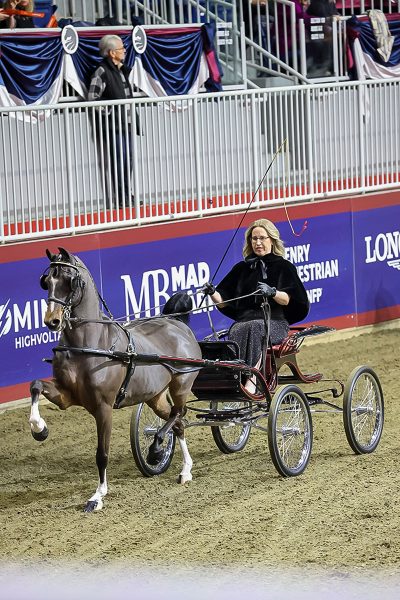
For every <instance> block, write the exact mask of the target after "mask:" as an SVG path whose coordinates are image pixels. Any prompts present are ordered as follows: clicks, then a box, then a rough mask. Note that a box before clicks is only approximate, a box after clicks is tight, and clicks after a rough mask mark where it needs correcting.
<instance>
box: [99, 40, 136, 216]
mask: <svg viewBox="0 0 400 600" xmlns="http://www.w3.org/2000/svg"><path fill="white" fill-rule="evenodd" d="M99 49H100V55H101V56H102V57H103V60H102V62H101V63H100V65H99V66H98V68H97V69H96V71H95V72H94V74H93V77H92V80H91V82H90V87H89V93H88V100H89V101H90V102H93V101H100V100H101V101H107V100H125V99H127V98H132V97H133V93H132V87H131V84H130V83H129V73H130V69H129V68H128V67H127V66H126V65H125V64H124V59H125V47H124V44H123V41H122V39H121V38H120V37H119V36H118V35H105V36H104V37H102V38H101V40H100V43H99ZM126 108H128V107H125V106H120V107H119V106H117V107H113V108H111V107H110V108H109V109H107V110H106V111H104V112H102V124H101V127H99V128H98V133H99V132H100V131H102V132H103V134H102V135H103V139H102V140H99V143H100V144H103V147H104V153H105V155H106V156H107V159H108V160H107V163H108V164H107V167H108V170H109V172H110V174H111V181H112V186H113V192H114V201H115V205H117V204H118V205H119V206H120V207H123V206H124V205H129V202H130V201H131V192H130V189H131V185H130V175H131V170H132V155H131V144H130V137H131V136H130V130H131V128H130V123H129V119H128V118H127V112H126V111H125V109H126ZM119 111H120V112H119ZM107 131H108V135H109V142H106V139H107Z"/></svg>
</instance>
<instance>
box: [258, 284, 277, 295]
mask: <svg viewBox="0 0 400 600" xmlns="http://www.w3.org/2000/svg"><path fill="white" fill-rule="evenodd" d="M257 292H261V294H262V295H263V296H265V297H266V298H273V297H274V296H275V295H276V288H275V287H271V286H270V285H268V283H264V282H263V281H259V282H258V283H257Z"/></svg>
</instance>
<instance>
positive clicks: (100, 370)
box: [29, 248, 384, 512]
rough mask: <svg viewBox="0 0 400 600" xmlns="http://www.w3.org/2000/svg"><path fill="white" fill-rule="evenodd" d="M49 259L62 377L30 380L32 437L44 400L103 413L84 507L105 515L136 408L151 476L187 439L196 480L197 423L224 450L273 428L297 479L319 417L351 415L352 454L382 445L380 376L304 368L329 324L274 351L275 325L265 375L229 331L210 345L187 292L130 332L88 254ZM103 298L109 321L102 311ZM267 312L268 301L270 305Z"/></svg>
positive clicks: (134, 431)
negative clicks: (123, 430) (115, 424)
mask: <svg viewBox="0 0 400 600" xmlns="http://www.w3.org/2000/svg"><path fill="white" fill-rule="evenodd" d="M47 256H48V258H49V260H50V264H49V266H48V267H47V269H46V270H45V272H44V273H43V275H42V277H41V279H40V283H41V286H42V288H43V289H44V290H46V291H47V302H48V308H47V311H46V314H45V318H44V320H45V324H46V325H47V327H48V328H49V329H50V330H51V331H59V332H61V336H60V340H59V344H58V345H57V346H56V347H55V348H53V358H52V359H49V360H50V362H51V363H52V370H53V377H52V379H50V380H41V379H35V380H34V381H32V383H31V386H30V391H31V400H32V402H31V412H30V417H29V423H30V427H31V433H32V436H33V437H34V439H35V440H37V441H39V442H42V441H44V440H45V439H46V438H47V436H48V434H49V430H48V427H47V424H46V422H45V420H44V419H43V418H42V417H41V415H40V410H39V399H40V396H41V395H43V396H44V397H45V398H47V399H48V400H49V401H50V402H53V403H54V404H55V405H56V406H58V407H59V408H61V409H62V410H65V409H67V408H69V407H70V406H73V405H76V406H82V407H83V408H85V409H86V410H87V411H88V412H89V413H90V414H91V415H92V416H93V417H94V418H95V421H96V427H97V438H98V443H97V450H96V464H97V468H98V473H99V483H98V487H97V489H96V491H95V493H94V494H93V495H92V496H91V497H90V498H89V500H88V501H87V503H86V506H85V509H84V510H85V511H86V512H92V511H96V510H100V509H101V508H102V506H103V499H104V497H105V496H106V494H107V491H108V487H107V476H106V468H107V464H108V456H109V449H110V439H111V430H112V411H113V409H118V408H124V407H127V406H133V412H132V416H131V427H130V439H131V447H132V453H133V456H134V459H135V461H136V464H137V466H138V468H139V470H140V471H141V472H142V473H143V475H145V476H147V477H150V476H152V475H158V474H160V473H163V472H164V471H166V470H167V469H168V467H169V465H170V464H171V461H172V457H173V454H174V449H175V442H176V439H178V442H179V444H180V448H181V451H182V457H183V464H182V470H181V473H180V475H179V478H178V481H180V482H181V483H185V482H187V481H190V480H191V479H192V475H191V469H192V466H193V461H192V459H191V456H190V453H189V451H188V448H187V443H186V439H185V430H186V429H187V428H190V427H195V426H208V427H211V432H212V436H213V438H214V440H215V443H216V444H217V446H218V448H219V449H220V450H221V451H222V452H224V453H234V452H237V451H239V450H241V449H243V448H244V447H245V445H246V443H247V441H248V439H249V435H250V432H251V429H252V428H256V429H259V430H261V431H265V432H266V433H267V436H268V445H269V450H270V453H271V458H272V461H273V463H274V465H275V467H276V469H277V470H278V472H279V473H280V474H281V475H282V476H285V477H288V476H295V475H299V474H300V473H302V472H303V471H304V469H305V468H306V466H307V463H308V461H309V458H310V455H311V449H312V442H313V425H312V417H311V414H312V412H314V411H317V410H318V411H320V410H325V411H326V410H329V411H333V412H336V413H342V414H343V421H344V428H345V432H346V436H347V440H348V442H349V444H350V446H351V448H352V449H353V450H354V452H356V453H358V454H363V453H370V452H372V451H373V450H375V448H376V446H377V445H378V443H379V440H380V437H381V434H382V428H383V419H384V402H383V394H382V388H381V385H380V382H379V379H378V377H377V375H376V374H375V373H374V371H373V370H372V369H370V368H369V367H367V366H361V367H357V368H356V369H354V371H353V372H352V373H351V374H350V375H349V377H348V380H347V382H346V384H345V385H344V384H343V383H341V382H340V381H336V380H330V379H324V378H323V375H322V374H321V373H303V372H302V371H301V369H300V367H299V365H298V363H297V355H298V352H299V349H300V347H301V345H302V343H303V342H304V340H305V339H306V338H307V337H310V336H314V335H318V334H322V333H325V332H327V331H329V330H330V329H329V328H327V327H322V326H316V325H314V326H311V327H292V328H291V330H290V332H289V335H288V336H287V337H286V338H285V339H284V340H283V342H282V343H281V344H280V345H279V346H272V345H271V344H269V343H268V340H269V336H268V334H267V332H268V326H267V321H266V335H265V336H264V337H265V342H264V348H263V357H262V361H261V365H262V366H261V368H260V369H257V368H255V367H251V366H249V365H248V364H246V363H245V362H244V361H243V360H241V358H240V356H239V355H238V354H239V353H238V346H237V344H236V343H235V342H233V341H232V340H229V339H227V331H223V332H219V333H217V332H215V331H214V332H213V335H212V336H211V337H209V338H208V339H207V338H206V339H204V340H202V341H200V342H198V341H197V340H196V338H195V336H194V333H193V331H192V330H191V329H190V327H188V325H187V323H185V321H184V318H182V315H186V316H187V312H190V309H191V307H192V301H191V299H190V298H189V296H188V295H187V294H186V292H180V293H178V294H175V295H174V296H173V297H171V298H170V300H169V301H168V302H167V304H166V305H165V306H164V309H163V314H161V315H158V316H156V317H151V318H146V319H138V320H135V321H133V322H130V323H127V324H125V325H123V324H121V323H119V322H118V321H116V320H114V319H113V317H112V315H111V313H109V310H108V308H107V305H106V303H105V301H104V300H103V298H102V297H101V295H100V294H99V292H98V290H97V288H96V285H95V283H94V280H93V277H92V276H91V274H90V272H89V270H88V269H87V267H86V266H85V265H84V263H83V262H82V261H81V260H80V259H79V258H78V257H76V256H74V255H72V254H70V253H69V252H68V251H66V250H65V249H63V248H59V254H51V253H50V252H49V251H47ZM99 300H100V303H101V304H102V305H103V306H104V308H105V309H106V311H107V312H108V313H109V316H107V315H106V314H104V313H103V311H102V310H101V308H100V305H99ZM182 302H183V308H184V311H183V313H182V305H181V307H180V308H179V306H180V303H182ZM265 305H266V306H269V305H268V302H267V301H266V302H265ZM177 311H178V312H177ZM179 311H180V312H179ZM283 367H287V368H286V369H285V370H284V369H283ZM284 371H286V374H285V373H284ZM287 371H288V372H289V374H287ZM251 376H252V377H254V378H255V380H256V390H255V393H254V394H253V393H249V392H248V391H247V390H246V387H245V386H244V381H245V380H246V379H247V378H248V377H251ZM311 384H313V385H311ZM315 386H317V387H318V389H317V390H316V389H314V388H315ZM304 390H306V391H304ZM307 390H311V391H307ZM190 394H192V395H190ZM327 397H328V398H329V399H327ZM341 397H342V400H343V402H342V405H339V404H338V400H339V399H340V398H341Z"/></svg>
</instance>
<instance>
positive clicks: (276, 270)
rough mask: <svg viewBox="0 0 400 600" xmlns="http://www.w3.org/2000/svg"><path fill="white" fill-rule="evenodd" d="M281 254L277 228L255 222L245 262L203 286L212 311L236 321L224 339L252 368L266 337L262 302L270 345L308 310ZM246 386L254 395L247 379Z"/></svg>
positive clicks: (248, 237)
mask: <svg viewBox="0 0 400 600" xmlns="http://www.w3.org/2000/svg"><path fill="white" fill-rule="evenodd" d="M284 254H285V250H284V245H283V242H282V240H281V239H280V235H279V231H278V229H277V228H276V227H275V225H274V224H273V223H272V222H271V221H268V220H267V219H258V220H257V221H254V223H252V224H251V225H250V227H248V229H247V230H246V233H245V243H244V248H243V256H244V260H243V261H241V262H239V263H237V264H236V265H235V266H234V267H233V268H232V269H231V271H230V272H229V273H228V274H227V275H226V276H225V277H224V279H223V280H222V281H221V282H220V283H219V284H218V285H217V286H216V287H215V286H214V285H213V284H212V283H207V284H206V285H205V286H204V288H203V292H204V293H205V294H208V295H210V297H211V299H212V301H213V302H215V303H216V304H217V308H218V309H219V310H220V311H221V312H222V313H223V314H224V315H226V316H227V317H229V318H230V319H233V320H234V321H235V322H234V324H233V325H232V326H231V328H230V330H229V339H231V340H234V341H236V342H237V343H238V345H239V349H240V358H242V359H243V360H244V361H245V362H246V363H247V364H249V365H250V366H253V367H257V368H258V367H259V366H260V364H261V358H262V349H263V345H264V339H265V335H266V322H265V321H266V319H265V314H264V311H263V307H262V304H263V302H264V300H265V299H267V300H268V303H269V307H270V320H269V331H268V335H269V338H270V341H271V343H272V344H279V343H280V342H282V340H283V339H284V338H285V337H286V336H287V334H288V332H289V325H291V324H293V323H297V322H298V321H302V320H303V319H305V317H306V316H307V314H308V311H309V300H308V297H307V292H306V290H305V288H304V286H303V283H302V282H301V280H300V278H299V276H298V274H297V270H296V267H295V266H294V265H293V264H292V263H291V262H290V261H288V260H286V259H285V258H284ZM246 388H247V390H248V391H250V393H254V385H253V384H252V382H251V381H249V382H247V383H246Z"/></svg>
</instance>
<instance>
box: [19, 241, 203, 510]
mask: <svg viewBox="0 0 400 600" xmlns="http://www.w3.org/2000/svg"><path fill="white" fill-rule="evenodd" d="M46 254H47V257H48V259H49V261H50V264H49V266H48V267H47V269H46V270H45V272H44V273H43V275H42V277H41V279H40V284H41V286H42V288H43V289H45V290H46V291H47V293H48V297H47V310H46V313H45V316H44V322H45V325H46V326H47V327H48V328H49V329H50V330H51V331H56V332H60V340H59V344H58V346H56V347H55V348H53V358H52V360H51V362H52V369H53V377H52V379H51V380H48V381H47V380H40V379H36V380H34V381H32V383H31V385H30V392H31V411H30V417H29V423H30V427H31V433H32V435H33V437H34V439H35V440H37V441H43V440H45V439H46V438H47V436H48V433H49V431H48V428H47V424H46V422H45V421H44V419H43V418H42V417H41V416H40V412H39V397H40V395H43V396H44V397H45V398H47V400H49V401H50V402H52V403H53V404H55V405H56V406H58V407H59V408H60V409H62V410H65V409H67V408H69V407H70V406H74V405H75V406H82V407H83V408H85V409H86V410H87V411H88V412H89V413H90V414H91V415H92V416H93V417H94V418H95V421H96V426H97V451H96V464H97V469H98V475H99V482H98V486H97V489H96V491H95V493H94V494H93V495H92V496H91V497H90V498H89V500H88V501H87V502H86V505H85V507H84V512H93V511H98V510H101V509H102V508H103V499H104V497H105V496H106V494H107V489H108V487H107V475H106V469H107V464H108V457H109V449H110V439H111V429H112V411H113V408H122V407H126V406H133V405H134V404H139V403H141V402H146V403H147V404H148V405H149V406H150V407H151V408H152V409H153V411H154V412H155V414H156V415H157V416H158V417H161V418H162V419H163V420H165V421H166V423H165V424H164V426H163V427H162V428H161V430H160V431H159V432H158V433H157V434H156V435H155V438H154V441H153V443H152V444H151V446H150V449H149V455H148V460H149V462H152V464H158V463H159V461H160V460H162V456H163V450H162V448H161V442H162V441H163V439H164V437H165V435H166V433H167V432H168V431H170V430H171V429H172V430H173V432H174V433H175V434H176V436H177V438H178V441H179V444H180V448H181V451H182V455H183V465H182V470H181V472H180V475H179V477H178V482H180V483H182V484H183V483H186V482H189V481H191V480H192V474H191V470H192V466H193V461H192V458H191V456H190V454H189V451H188V447H187V444H186V440H185V435H184V423H183V421H182V417H183V416H184V414H185V412H186V402H187V398H188V396H189V393H190V391H191V388H192V385H193V382H194V380H195V378H196V376H197V373H198V369H193V368H189V367H187V366H186V367H184V368H181V369H179V368H173V367H170V366H169V365H168V364H165V363H161V364H158V363H157V362H156V363H155V364H154V363H152V361H151V359H150V362H147V361H146V360H145V361H144V362H139V363H137V362H135V358H137V357H139V358H140V357H143V356H144V357H146V356H160V355H164V356H172V357H183V358H188V359H195V360H196V359H199V358H201V350H200V346H199V344H198V343H197V341H196V338H195V336H194V334H193V332H192V330H191V329H190V328H189V326H188V324H187V321H188V316H187V314H188V309H189V308H191V306H192V305H191V299H190V298H189V296H188V295H187V294H186V293H185V292H178V293H177V294H175V295H174V296H172V297H171V298H170V299H169V300H168V302H167V304H166V305H165V307H164V310H163V314H162V315H159V316H157V317H152V318H150V319H137V320H135V321H132V322H130V323H129V324H127V325H124V326H122V325H121V324H120V323H119V322H118V321H115V320H113V319H112V318H110V317H109V316H107V315H106V314H105V313H104V312H103V311H102V309H101V308H100V303H101V302H102V303H103V306H104V308H105V309H106V310H108V308H107V306H106V304H105V303H104V300H103V299H102V298H101V296H100V294H99V293H98V290H97V288H96V285H95V282H94V280H93V277H92V275H91V274H90V272H89V270H88V268H87V267H86V266H85V264H84V263H83V262H82V261H81V260H80V258H79V257H77V256H75V255H73V254H70V253H69V252H68V251H67V250H65V249H64V248H59V253H58V254H52V253H50V252H49V250H46ZM177 307H178V308H179V309H180V312H184V313H185V312H186V313H187V314H185V315H183V317H181V318H179V316H177V317H174V316H168V315H169V314H170V313H174V312H177V311H176V308H177ZM182 309H184V310H182ZM149 365H151V366H150V367H149ZM167 392H168V394H169V399H171V400H172V403H171V402H169V399H167ZM171 404H172V406H171Z"/></svg>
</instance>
